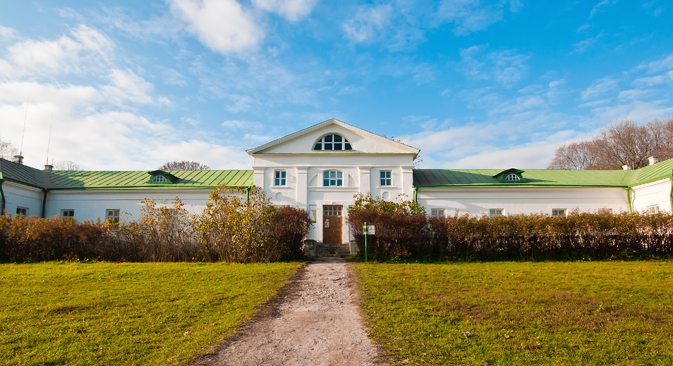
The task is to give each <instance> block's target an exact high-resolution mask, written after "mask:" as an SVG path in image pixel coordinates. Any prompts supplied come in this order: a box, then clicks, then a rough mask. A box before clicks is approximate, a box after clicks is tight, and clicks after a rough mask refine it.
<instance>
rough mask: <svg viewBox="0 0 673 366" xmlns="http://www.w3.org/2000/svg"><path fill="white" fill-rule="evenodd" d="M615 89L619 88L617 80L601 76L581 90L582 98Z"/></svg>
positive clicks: (589, 97)
mask: <svg viewBox="0 0 673 366" xmlns="http://www.w3.org/2000/svg"><path fill="white" fill-rule="evenodd" d="M615 90H619V81H617V80H616V79H613V78H610V77H606V78H602V79H600V80H598V81H597V82H595V83H593V84H591V85H590V86H589V87H588V88H586V89H585V90H584V91H582V93H581V95H582V100H589V99H593V98H596V97H597V96H600V95H602V94H604V93H607V92H610V91H615Z"/></svg>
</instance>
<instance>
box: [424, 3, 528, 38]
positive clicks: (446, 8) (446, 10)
mask: <svg viewBox="0 0 673 366" xmlns="http://www.w3.org/2000/svg"><path fill="white" fill-rule="evenodd" d="M507 5H509V9H510V10H511V11H513V12H516V11H519V10H520V8H521V7H522V6H523V5H522V4H521V2H520V1H511V2H509V3H508V2H505V1H499V2H496V3H494V4H486V5H484V4H482V3H481V1H479V0H444V1H442V3H441V4H440V6H439V10H438V12H437V15H438V17H439V18H440V19H443V20H445V21H448V22H452V23H454V25H455V28H454V29H453V32H454V34H456V35H459V36H464V35H467V34H470V33H472V32H476V31H480V30H483V29H486V28H487V27H488V26H490V25H491V24H494V23H497V22H499V21H501V20H502V19H503V15H504V11H505V8H506V6H507Z"/></svg>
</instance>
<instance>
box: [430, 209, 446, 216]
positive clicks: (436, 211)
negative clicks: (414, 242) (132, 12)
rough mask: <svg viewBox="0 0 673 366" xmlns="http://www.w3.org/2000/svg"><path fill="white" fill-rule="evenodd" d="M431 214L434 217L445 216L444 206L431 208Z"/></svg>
mask: <svg viewBox="0 0 673 366" xmlns="http://www.w3.org/2000/svg"><path fill="white" fill-rule="evenodd" d="M430 216H432V217H444V209H443V208H433V209H431V210H430Z"/></svg>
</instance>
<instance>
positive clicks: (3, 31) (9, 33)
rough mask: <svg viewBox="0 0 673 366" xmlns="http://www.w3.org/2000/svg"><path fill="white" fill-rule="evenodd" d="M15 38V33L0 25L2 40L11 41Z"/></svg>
mask: <svg viewBox="0 0 673 366" xmlns="http://www.w3.org/2000/svg"><path fill="white" fill-rule="evenodd" d="M16 36H17V34H16V31H15V30H14V29H12V28H9V27H3V26H1V25H0V37H1V38H4V39H13V38H15V37H16Z"/></svg>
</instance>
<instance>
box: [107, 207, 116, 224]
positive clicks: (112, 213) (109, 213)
mask: <svg viewBox="0 0 673 366" xmlns="http://www.w3.org/2000/svg"><path fill="white" fill-rule="evenodd" d="M105 220H106V221H107V220H112V222H114V223H115V224H116V223H118V222H119V210H116V209H112V210H109V209H108V210H105Z"/></svg>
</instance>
